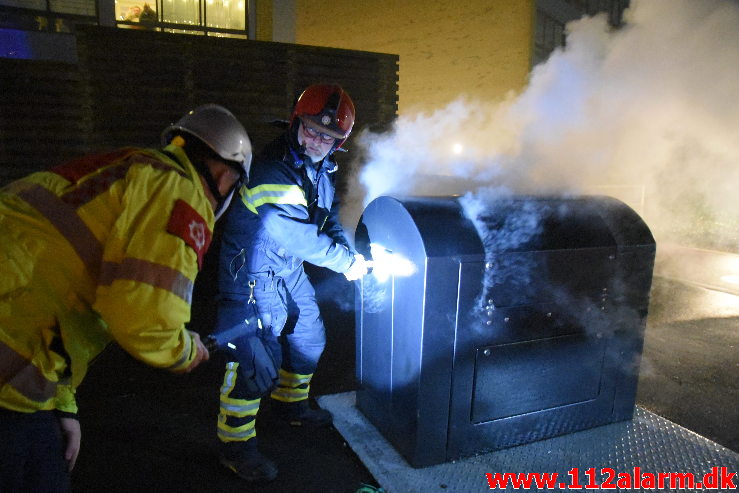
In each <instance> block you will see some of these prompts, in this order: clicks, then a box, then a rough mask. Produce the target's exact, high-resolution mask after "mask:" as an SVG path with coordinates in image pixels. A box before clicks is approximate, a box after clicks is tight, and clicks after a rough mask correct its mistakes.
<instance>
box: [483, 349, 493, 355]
mask: <svg viewBox="0 0 739 493" xmlns="http://www.w3.org/2000/svg"><path fill="white" fill-rule="evenodd" d="M490 353H491V351H490V350H489V349H486V350H484V351H483V352H482V354H484V355H485V356H490Z"/></svg>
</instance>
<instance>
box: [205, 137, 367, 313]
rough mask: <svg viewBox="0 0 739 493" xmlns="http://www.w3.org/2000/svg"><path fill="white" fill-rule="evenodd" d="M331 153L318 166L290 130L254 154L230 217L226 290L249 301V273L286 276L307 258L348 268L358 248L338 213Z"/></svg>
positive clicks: (223, 259) (223, 268) (223, 257)
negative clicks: (350, 240) (304, 156)
mask: <svg viewBox="0 0 739 493" xmlns="http://www.w3.org/2000/svg"><path fill="white" fill-rule="evenodd" d="M336 169H337V165H336V162H335V161H334V160H333V157H332V156H331V155H329V156H327V157H326V158H325V159H324V160H323V162H322V163H321V165H320V167H318V169H315V168H314V167H313V166H312V165H311V162H310V160H309V159H306V160H305V162H304V161H303V160H302V159H301V157H300V155H299V154H298V153H297V152H296V151H295V150H294V149H292V148H291V146H290V145H289V143H288V137H287V135H283V136H282V137H280V138H278V139H277V140H275V141H274V142H272V143H271V144H270V145H268V146H267V147H266V148H265V149H264V150H263V151H262V153H261V154H260V155H259V156H258V157H257V158H256V159H255V162H254V164H253V166H252V168H251V171H250V178H249V183H248V185H244V186H242V187H241V189H240V190H239V195H238V196H236V197H234V199H233V201H232V203H231V206H230V208H229V210H228V212H227V214H226V217H225V218H224V220H225V221H224V225H223V226H224V229H223V231H224V233H223V237H222V245H221V253H220V266H219V268H220V275H219V291H220V294H221V296H222V297H224V296H225V297H226V298H230V299H232V300H243V296H244V295H245V294H247V293H248V286H247V278H248V279H267V278H269V277H274V276H276V277H285V276H287V275H289V274H290V273H292V272H294V271H295V270H296V269H299V268H302V262H303V261H307V262H310V263H312V264H314V265H317V266H320V267H326V268H329V269H331V270H333V271H336V272H341V273H343V272H346V271H347V270H348V269H349V266H350V265H351V264H352V261H353V258H354V255H353V252H352V251H351V249H350V247H349V243H348V241H347V239H346V237H345V235H344V231H343V228H342V227H341V225H340V223H339V220H338V201H337V200H336V197H335V186H334V176H335V175H334V172H335V171H336Z"/></svg>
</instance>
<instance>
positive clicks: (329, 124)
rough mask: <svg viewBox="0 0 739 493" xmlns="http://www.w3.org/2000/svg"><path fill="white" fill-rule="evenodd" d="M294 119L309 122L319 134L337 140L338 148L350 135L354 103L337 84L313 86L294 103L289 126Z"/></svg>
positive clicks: (352, 124)
mask: <svg viewBox="0 0 739 493" xmlns="http://www.w3.org/2000/svg"><path fill="white" fill-rule="evenodd" d="M296 117H300V118H303V119H307V120H310V121H311V123H313V124H314V126H315V127H317V129H318V130H320V131H321V132H323V133H325V134H328V135H330V136H332V137H334V138H336V139H339V141H340V142H339V143H338V144H337V146H336V147H339V146H341V144H343V143H344V141H345V140H346V139H347V137H349V134H350V133H352V127H353V126H354V103H353V102H352V98H350V97H349V94H347V92H346V91H345V90H344V89H342V87H341V86H340V85H338V84H314V85H312V86H308V88H307V89H306V90H305V91H303V93H302V94H301V95H300V97H299V98H298V100H297V102H296V103H295V108H294V109H293V114H292V116H291V117H290V124H291V125H292V124H293V122H294V121H295V118H296Z"/></svg>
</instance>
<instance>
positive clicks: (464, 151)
mask: <svg viewBox="0 0 739 493" xmlns="http://www.w3.org/2000/svg"><path fill="white" fill-rule="evenodd" d="M737 26H739V3H738V2H736V1H733V0H729V1H727V0H632V2H631V7H630V8H629V9H628V10H627V11H626V12H625V25H624V26H623V27H622V28H620V29H616V30H614V29H612V28H610V27H609V26H608V23H607V19H606V17H605V16H603V15H599V16H596V17H589V18H583V19H581V20H578V21H575V22H572V23H570V24H569V25H568V26H567V31H568V38H567V47H566V48H564V49H558V50H557V51H555V52H554V53H553V54H552V56H551V57H550V58H549V60H548V61H547V62H546V63H544V64H540V65H539V66H537V67H536V68H535V69H534V70H533V72H532V74H531V77H530V82H529V85H528V87H526V89H525V90H524V91H523V92H522V93H521V94H519V95H511V96H510V97H509V98H507V99H506V100H505V101H503V102H497V103H489V102H480V101H471V100H468V99H465V98H464V97H461V98H460V99H459V100H457V101H455V102H453V103H452V104H450V105H448V106H447V107H445V108H442V109H439V110H437V111H434V112H433V113H429V114H417V115H404V116H401V117H399V118H398V120H397V121H396V122H395V125H394V128H393V130H392V131H391V132H387V133H383V134H374V133H371V132H365V133H363V134H361V135H360V136H359V139H358V142H359V144H360V146H361V148H362V149H361V150H362V155H363V160H364V165H363V167H362V169H361V171H360V173H359V176H358V177H357V180H358V182H359V184H361V186H362V188H363V190H362V191H360V190H359V189H357V190H354V191H353V192H352V193H350V195H353V196H354V198H358V197H360V196H361V197H362V199H360V200H357V201H356V202H357V203H363V204H364V205H366V204H368V203H369V202H370V201H371V200H372V199H374V198H375V197H377V196H379V195H384V194H392V195H399V196H402V195H424V194H425V195H439V194H462V193H465V192H467V195H466V197H465V199H464V200H463V201H462V203H463V205H464V207H465V209H466V210H467V214H468V216H470V218H473V219H474V218H475V217H477V215H476V210H480V209H482V208H484V207H485V203H486V202H487V201H488V200H489V199H491V198H496V197H500V196H504V197H505V196H508V195H511V194H518V193H533V194H551V193H555V194H583V193H599V194H605V195H611V196H615V197H617V198H620V199H621V200H623V201H625V202H626V203H627V204H629V205H630V206H631V207H632V208H634V209H635V210H636V211H637V212H638V213H640V214H641V215H642V217H644V218H645V220H646V222H647V224H649V225H650V228H651V229H652V231H653V233H654V234H655V236H657V237H658V240H659V239H660V238H659V237H660V235H663V236H665V237H668V238H667V239H675V235H684V234H686V232H688V231H693V232H694V234H697V235H702V236H704V231H705V229H706V228H708V229H710V232H711V234H713V235H714V237H713V241H714V245H713V246H728V247H730V248H735V247H736V246H737V245H739V212H738V211H739V191H738V189H739V187H738V185H739V133H737V129H739V29H737ZM348 202H350V201H348ZM359 212H361V211H351V210H349V211H348V212H347V213H348V214H349V215H352V214H354V215H355V217H354V218H347V217H346V214H345V216H344V220H345V222H347V223H351V224H356V220H357V219H358V215H359ZM671 235H672V236H671ZM717 235H718V236H717Z"/></svg>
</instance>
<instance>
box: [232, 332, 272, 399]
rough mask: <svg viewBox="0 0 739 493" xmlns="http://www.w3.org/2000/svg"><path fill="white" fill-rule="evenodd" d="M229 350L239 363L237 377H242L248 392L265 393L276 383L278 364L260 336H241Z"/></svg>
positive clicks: (253, 393) (252, 393) (254, 393)
mask: <svg viewBox="0 0 739 493" xmlns="http://www.w3.org/2000/svg"><path fill="white" fill-rule="evenodd" d="M229 352H230V353H231V357H232V358H233V359H234V360H235V361H237V362H238V363H239V369H238V371H239V378H241V379H242V381H243V383H244V385H245V386H246V388H247V391H248V392H249V394H251V395H265V394H267V393H268V392H269V391H270V390H272V389H273V388H274V387H275V386H276V385H277V382H278V380H279V376H278V373H277V368H278V366H279V365H278V363H277V362H276V361H275V360H274V358H273V357H272V353H271V352H270V350H269V349H268V348H267V347H266V346H265V345H264V342H262V339H261V337H259V336H257V335H253V336H248V337H242V338H241V339H238V340H237V341H236V343H235V344H234V349H231V350H230V351H229Z"/></svg>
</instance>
